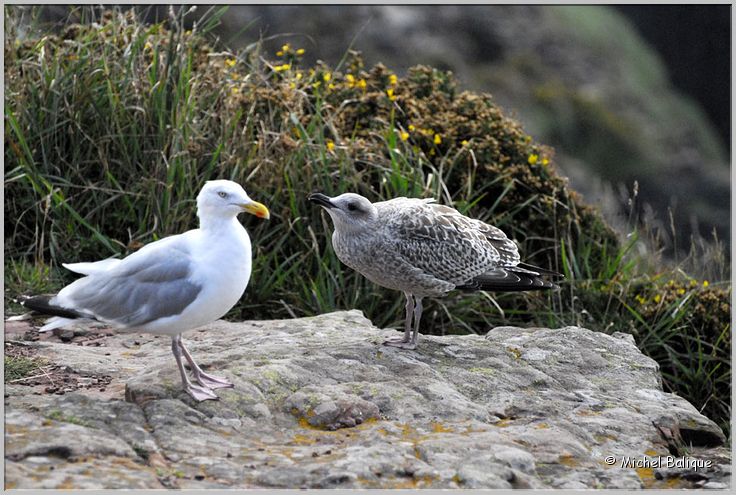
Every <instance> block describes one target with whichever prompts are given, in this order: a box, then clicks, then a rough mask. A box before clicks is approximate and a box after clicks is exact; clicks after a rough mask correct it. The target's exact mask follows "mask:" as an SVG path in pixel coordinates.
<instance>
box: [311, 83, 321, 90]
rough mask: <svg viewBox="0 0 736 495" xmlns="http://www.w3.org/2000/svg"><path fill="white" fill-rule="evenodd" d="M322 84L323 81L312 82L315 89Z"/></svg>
mask: <svg viewBox="0 0 736 495" xmlns="http://www.w3.org/2000/svg"><path fill="white" fill-rule="evenodd" d="M321 85H322V81H317V82H313V83H312V87H313V88H315V89H316V88H319V87H320V86H321Z"/></svg>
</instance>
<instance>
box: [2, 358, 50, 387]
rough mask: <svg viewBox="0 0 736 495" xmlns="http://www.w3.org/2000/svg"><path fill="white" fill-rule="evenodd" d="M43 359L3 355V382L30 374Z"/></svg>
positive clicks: (36, 369) (35, 370)
mask: <svg viewBox="0 0 736 495" xmlns="http://www.w3.org/2000/svg"><path fill="white" fill-rule="evenodd" d="M44 363H45V361H44V360H42V359H39V358H31V357H24V356H7V355H6V356H5V363H4V368H5V383H8V382H12V381H14V380H20V379H21V378H26V377H29V376H32V375H33V374H34V373H35V372H37V371H38V368H39V367H40V366H43V364H44Z"/></svg>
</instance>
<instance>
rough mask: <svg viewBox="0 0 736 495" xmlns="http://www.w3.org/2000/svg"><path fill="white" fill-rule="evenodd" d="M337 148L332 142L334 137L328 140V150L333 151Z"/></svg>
mask: <svg viewBox="0 0 736 495" xmlns="http://www.w3.org/2000/svg"><path fill="white" fill-rule="evenodd" d="M334 149H335V143H334V142H332V139H328V140H327V151H332V150H334Z"/></svg>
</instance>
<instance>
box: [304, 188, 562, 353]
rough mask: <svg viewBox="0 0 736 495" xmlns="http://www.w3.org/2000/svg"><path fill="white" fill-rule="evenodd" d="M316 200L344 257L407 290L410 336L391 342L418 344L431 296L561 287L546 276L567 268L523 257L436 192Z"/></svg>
mask: <svg viewBox="0 0 736 495" xmlns="http://www.w3.org/2000/svg"><path fill="white" fill-rule="evenodd" d="M308 199H309V201H311V202H313V203H316V204H318V205H320V206H322V207H323V208H324V209H325V210H326V211H327V213H328V214H329V215H330V217H331V218H332V222H333V224H334V225H335V231H334V233H333V234H332V247H333V249H334V250H335V254H337V257H338V258H339V259H340V261H342V262H343V263H345V264H346V265H348V266H349V267H350V268H352V269H353V270H355V271H357V272H359V273H361V274H362V275H363V276H365V277H366V278H367V279H368V280H370V281H371V282H374V283H376V284H378V285H380V286H383V287H387V288H389V289H396V290H400V291H403V292H404V295H405V296H406V320H405V323H404V336H403V338H398V339H389V340H387V341H386V342H384V344H386V345H391V346H395V347H400V348H403V349H415V348H416V345H417V337H418V333H419V321H420V320H421V317H422V298H424V297H440V296H443V295H445V294H447V293H448V292H449V291H451V290H454V289H465V290H489V291H527V290H539V289H555V288H557V285H555V284H553V283H551V282H549V281H547V280H544V279H543V278H541V276H542V275H559V274H557V273H555V272H552V271H549V270H545V269H543V268H538V267H535V266H532V265H528V264H526V263H521V262H520V260H521V258H520V256H519V249H518V247H517V246H516V244H515V243H514V241H512V240H511V239H509V238H508V237H506V234H504V233H503V231H502V230H501V229H498V228H496V227H493V226H491V225H488V224H486V223H483V222H481V221H480V220H475V219H472V218H468V217H466V216H464V215H462V214H461V213H459V212H458V211H457V210H454V209H453V208H450V207H448V206H444V205H440V204H435V203H434V199H415V198H395V199H391V200H389V201H381V202H378V203H371V202H370V201H369V200H368V199H366V198H364V197H363V196H360V195H359V194H354V193H345V194H341V195H340V196H337V197H334V198H330V197H329V196H325V195H324V194H320V193H314V194H311V195H310V196H309V198H308ZM412 315H413V320H414V332H413V334H411V327H412V325H411V323H412Z"/></svg>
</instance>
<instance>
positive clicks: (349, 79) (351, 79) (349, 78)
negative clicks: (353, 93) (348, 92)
mask: <svg viewBox="0 0 736 495" xmlns="http://www.w3.org/2000/svg"><path fill="white" fill-rule="evenodd" d="M345 80H346V81H347V82H348V86H349V87H351V88H352V87H353V86H355V76H353V75H352V74H348V75H346V76H345Z"/></svg>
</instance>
